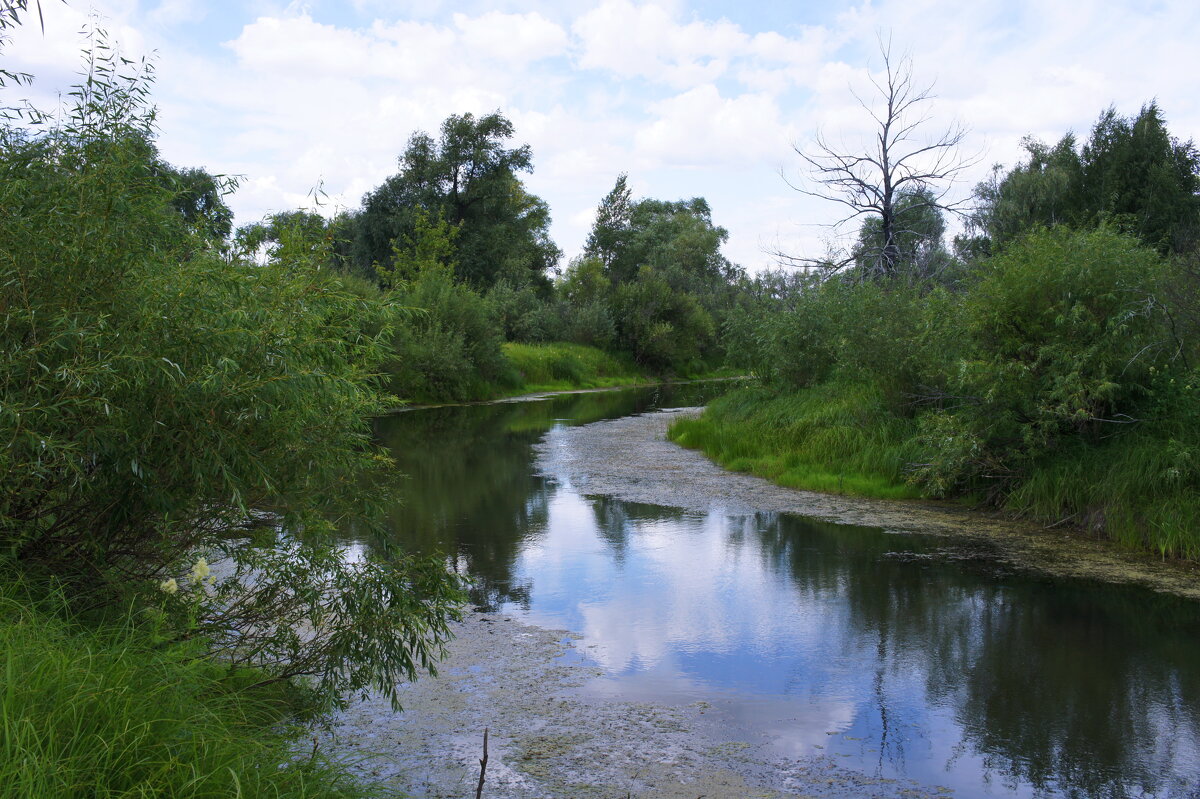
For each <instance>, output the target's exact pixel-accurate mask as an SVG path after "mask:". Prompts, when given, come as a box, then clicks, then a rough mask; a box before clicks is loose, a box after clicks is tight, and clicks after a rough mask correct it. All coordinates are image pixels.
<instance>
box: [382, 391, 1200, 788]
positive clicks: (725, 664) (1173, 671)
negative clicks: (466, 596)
mask: <svg viewBox="0 0 1200 799" xmlns="http://www.w3.org/2000/svg"><path fill="white" fill-rule="evenodd" d="M716 390H719V387H716V386H711V385H710V386H693V387H679V388H676V389H655V390H638V391H627V392H610V393H597V394H580V395H567V396H561V397H557V398H553V399H549V400H544V401H539V402H527V403H506V404H498V405H486V406H472V407H456V408H435V409H425V410H419V411H411V412H407V413H403V414H399V415H397V416H394V417H391V418H389V419H386V420H383V421H381V422H380V426H379V434H380V436H381V438H382V439H383V440H384V441H385V442H386V443H387V445H388V446H389V447H391V448H392V451H393V452H394V453H395V455H396V457H397V459H398V461H399V465H400V468H401V469H402V471H404V472H405V473H406V474H407V475H408V478H407V481H406V486H405V492H404V493H405V497H406V501H405V504H404V505H403V506H400V507H397V508H396V509H395V510H394V512H393V516H392V528H393V534H394V535H395V536H397V537H398V538H399V539H400V540H402V541H403V542H404V543H405V545H406V546H408V547H409V548H410V549H417V550H421V551H427V552H440V553H443V554H444V555H445V556H446V557H447V558H448V560H449V561H450V562H451V563H452V564H453V565H454V567H455V568H457V569H459V570H461V571H462V572H464V573H466V574H469V575H470V576H471V577H472V578H473V580H474V588H473V589H472V600H473V601H474V602H475V603H476V604H477V605H479V606H481V607H485V608H488V609H494V610H503V611H506V612H510V613H515V614H518V615H521V616H523V617H525V618H527V619H528V620H530V621H532V622H534V623H537V624H540V625H543V626H546V627H551V628H566V629H570V630H572V631H575V632H576V633H578V634H580V635H581V636H582V638H581V640H580V642H579V644H578V647H577V651H578V652H581V653H582V657H586V658H587V659H588V660H589V661H590V662H593V663H595V664H598V665H599V667H600V669H601V670H602V673H603V676H602V677H599V678H597V679H596V680H595V681H594V682H593V684H592V685H591V686H590V687H589V690H592V691H596V692H599V693H602V694H611V695H612V696H613V697H614V698H620V699H625V700H628V699H631V698H632V699H638V698H645V699H648V700H654V701H662V702H670V703H674V702H679V703H688V704H691V703H697V702H702V703H705V706H710V707H711V713H712V714H713V717H714V719H716V720H718V723H720V724H722V725H723V726H724V727H726V728H727V729H728V734H729V738H730V740H754V741H756V742H763V741H765V742H766V744H767V745H768V746H769V747H771V748H772V749H774V750H777V752H778V753H780V754H782V755H785V756H789V757H796V758H805V757H809V756H812V755H824V756H828V755H832V756H834V757H836V758H838V760H839V762H842V763H844V764H845V765H847V766H849V767H853V768H857V769H861V770H862V771H864V772H867V773H870V774H875V775H878V776H882V777H903V778H908V779H913V780H917V781H919V782H921V783H924V784H927V785H942V786H946V787H947V788H949V789H952V790H953V791H954V793H955V794H956V795H958V796H967V797H972V796H1006V797H1007V796H1064V797H1143V796H1155V797H1196V796H1200V782H1198V779H1197V775H1200V608H1198V607H1197V605H1196V603H1194V602H1188V601H1185V600H1179V599H1174V598H1168V597H1163V596H1161V595H1157V594H1153V593H1150V592H1148V591H1145V590H1139V589H1135V588H1128V587H1113V586H1105V585H1096V584H1090V583H1084V582H1080V581H1063V580H1049V579H1046V578H1041V577H1038V576H1035V575H1025V574H1013V573H1011V572H1006V571H1004V570H1002V569H1000V568H998V567H995V566H993V565H992V564H990V563H989V562H988V561H987V560H986V558H979V557H974V558H970V559H965V560H964V559H962V558H959V557H948V556H947V554H946V553H947V552H948V548H947V542H946V540H945V539H944V538H941V537H939V538H934V537H932V536H930V537H924V536H911V535H905V536H900V535H889V534H886V533H884V532H883V531H881V530H878V529H873V528H866V527H851V526H845V525H833V524H829V523H823V522H818V521H814V520H811V519H805V518H804V517H802V516H796V515H791V514H779V513H756V514H731V513H727V512H726V511H725V510H724V509H723V508H721V507H712V508H710V509H709V510H708V511H707V512H696V511H684V510H679V509H673V508H669V507H661V506H657V505H642V504H635V503H628V502H622V501H620V500H618V499H614V498H612V497H606V496H587V495H583V494H581V493H580V492H579V491H577V490H576V488H575V487H574V486H572V484H571V483H570V480H569V478H568V477H567V476H566V475H563V474H559V475H549V476H546V477H543V476H538V475H537V474H536V470H535V469H534V466H533V460H534V453H533V445H534V444H536V443H537V442H538V441H539V440H541V439H542V437H543V436H551V437H553V436H556V435H561V431H562V429H563V428H564V427H565V426H567V425H573V424H579V423H586V422H591V421H596V420H598V419H603V418H612V417H616V416H622V415H627V414H630V413H638V412H643V411H648V410H651V409H653V408H656V407H665V406H672V405H691V404H696V403H697V402H702V401H704V399H705V396H704V395H705V393H711V392H713V391H716ZM631 457H636V453H631ZM950 549H951V550H952V549H953V548H950Z"/></svg>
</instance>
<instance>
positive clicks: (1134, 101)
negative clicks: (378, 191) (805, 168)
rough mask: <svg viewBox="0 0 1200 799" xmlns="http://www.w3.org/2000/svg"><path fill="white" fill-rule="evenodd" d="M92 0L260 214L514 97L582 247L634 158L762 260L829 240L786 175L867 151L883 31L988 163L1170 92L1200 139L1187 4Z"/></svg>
mask: <svg viewBox="0 0 1200 799" xmlns="http://www.w3.org/2000/svg"><path fill="white" fill-rule="evenodd" d="M96 3H97V6H98V7H99V10H100V13H101V14H102V15H103V16H104V17H106V18H107V19H106V21H105V22H104V25H105V27H106V28H107V29H108V30H109V32H110V34H112V37H113V38H114V39H116V40H118V41H119V42H120V43H121V44H122V46H123V49H124V52H125V53H126V54H127V55H132V56H135V57H136V56H140V55H142V54H149V53H151V52H152V51H154V50H157V51H158V76H159V77H158V83H157V85H156V86H155V88H154V90H153V92H154V98H155V102H156V103H158V104H159V106H160V111H161V113H160V123H161V126H162V134H161V136H160V138H159V146H160V148H161V149H162V151H163V153H164V155H165V156H166V157H168V158H169V159H170V160H172V161H173V162H175V163H178V164H181V165H192V164H195V165H203V166H206V167H208V168H210V169H212V170H214V171H218V172H224V173H237V174H244V175H246V176H247V178H248V180H247V182H246V184H245V186H246V187H245V188H244V189H243V191H242V192H241V193H240V194H239V195H237V196H235V197H234V198H233V206H234V208H235V210H236V211H237V213H238V214H239V220H240V221H245V219H248V218H255V217H257V216H260V215H261V214H262V213H263V212H265V211H268V210H278V209H281V208H287V207H288V206H289V204H291V203H293V202H295V201H296V200H297V198H300V199H301V200H303V199H304V198H305V197H306V196H307V194H308V192H309V191H310V189H312V187H313V186H314V185H315V184H316V183H317V182H318V181H319V180H323V181H324V185H325V188H326V190H327V191H329V192H330V193H331V194H332V195H334V196H335V198H337V200H338V201H339V202H341V203H343V204H344V205H350V206H353V205H355V204H357V202H358V200H359V198H360V197H361V196H362V193H363V192H364V191H365V190H366V189H367V188H370V187H372V186H374V185H377V184H378V183H379V182H380V181H381V180H383V179H384V178H385V177H386V176H387V175H388V174H390V173H392V172H394V171H395V169H396V157H397V155H398V154H399V153H400V152H401V151H402V150H403V148H404V145H405V142H406V141H407V139H408V137H409V136H410V134H411V133H412V132H413V131H415V130H418V129H420V130H426V131H434V130H436V129H437V127H438V126H439V125H440V123H441V121H442V120H443V119H444V118H445V117H446V116H448V115H449V114H452V113H464V112H473V113H487V112H490V111H493V110H497V109H499V110H501V111H503V112H504V113H505V114H506V115H508V116H509V118H510V119H512V120H513V122H514V124H515V125H516V130H517V139H518V141H519V142H521V143H525V142H528V143H529V144H530V145H531V146H532V147H533V151H534V162H535V166H536V171H535V172H534V174H533V175H531V176H528V178H527V180H528V183H529V186H530V188H531V190H533V191H534V192H536V193H538V194H540V195H541V196H543V197H544V198H545V199H546V200H547V201H548V202H549V204H550V206H551V209H552V212H553V215H554V218H555V225H554V228H553V233H554V235H555V237H556V238H557V239H558V242H559V244H560V246H562V247H563V248H564V249H565V250H566V252H567V254H568V255H571V254H573V253H574V252H577V251H578V248H579V247H580V246H581V244H582V242H583V239H584V237H585V236H586V234H587V225H588V221H589V220H590V218H591V213H592V209H594V207H595V205H596V203H597V202H598V201H599V199H600V197H601V196H603V194H604V193H605V192H606V191H608V189H609V188H611V186H612V181H613V179H614V177H615V175H616V173H617V172H620V171H629V172H630V173H631V176H630V177H631V180H632V181H633V185H634V186H635V187H636V189H637V191H639V192H640V193H642V194H644V195H648V196H654V197H662V198H665V199H676V198H680V197H690V196H694V195H697V194H702V195H705V196H707V197H708V199H709V201H710V203H711V204H712V207H713V209H714V218H715V221H717V223H718V224H723V225H725V226H726V227H728V228H729V229H730V234H731V235H730V245H729V251H730V255H731V257H733V258H734V259H735V260H740V261H743V262H744V263H746V264H747V265H748V266H752V267H754V266H762V265H765V264H767V263H768V262H769V259H768V258H767V256H765V255H763V254H762V250H763V249H764V246H763V244H762V243H763V242H777V243H778V242H782V243H783V248H787V249H791V250H793V251H795V250H804V251H807V252H808V253H809V254H812V252H811V251H812V249H813V248H814V247H815V248H820V247H821V246H822V245H821V243H820V237H821V235H822V234H821V232H820V231H821V229H820V227H819V224H820V223H822V222H824V221H828V220H832V219H835V218H837V216H838V209H837V208H835V207H824V206H822V205H820V204H819V203H814V202H812V201H810V200H806V199H804V198H802V197H800V196H799V195H796V194H794V193H791V192H790V191H789V190H788V189H787V188H786V186H785V185H784V184H783V182H782V180H781V179H780V178H779V176H778V172H779V171H780V170H781V169H782V170H783V171H786V172H789V175H790V177H792V178H793V179H801V178H802V175H800V174H799V173H798V172H797V167H798V162H797V160H796V157H795V155H794V153H792V152H791V151H790V149H789V145H790V144H800V145H803V144H804V142H805V141H806V140H807V139H808V137H809V136H810V135H811V133H813V132H814V131H816V130H817V129H820V130H822V131H823V132H824V133H825V134H826V135H827V136H829V137H830V138H831V139H833V140H845V141H846V142H847V143H848V145H851V146H853V145H855V144H856V143H857V142H859V141H860V140H861V138H860V137H862V136H863V135H865V134H867V133H869V124H870V123H869V120H866V119H864V115H863V113H862V109H861V108H859V107H858V105H857V103H856V102H855V100H854V97H853V95H851V94H850V88H851V87H853V88H855V89H856V90H858V91H859V92H860V93H862V92H864V91H869V83H868V78H869V76H870V75H871V74H877V73H878V70H879V68H880V66H881V64H880V58H879V52H878V47H879V39H880V38H881V36H882V38H884V39H885V40H887V39H889V37H890V41H891V42H892V46H893V48H894V51H895V52H896V53H897V54H904V53H911V54H912V55H913V60H914V68H915V72H916V78H917V82H918V83H922V84H923V83H927V82H933V81H934V80H935V79H936V83H937V85H936V88H935V94H936V95H937V100H936V101H935V103H933V104H931V106H930V110H931V111H932V112H933V114H934V120H933V122H932V125H933V127H944V126H945V125H946V124H948V123H950V122H952V121H954V120H959V121H961V122H963V123H965V124H966V125H967V126H968V127H970V128H971V129H972V133H971V135H970V138H969V140H968V141H967V142H966V147H967V149H968V151H969V152H974V151H976V150H979V149H984V148H986V157H985V159H984V161H983V162H982V163H981V166H980V169H979V173H978V174H977V175H975V176H973V177H982V176H983V174H984V172H985V171H986V169H987V167H988V166H989V165H990V163H991V162H994V161H1000V162H1004V163H1007V164H1010V165H1011V164H1012V163H1013V161H1015V159H1016V158H1018V157H1019V154H1020V153H1019V150H1018V142H1019V141H1020V138H1021V137H1022V136H1023V135H1025V134H1027V133H1030V134H1033V135H1036V136H1040V137H1042V138H1043V139H1047V140H1054V139H1057V138H1058V137H1059V136H1061V135H1062V134H1063V133H1065V132H1066V131H1067V130H1068V129H1073V130H1075V131H1076V132H1077V133H1082V134H1086V133H1087V131H1088V130H1089V129H1090V126H1091V124H1092V123H1093V122H1094V121H1095V119H1096V116H1097V115H1098V114H1099V112H1100V111H1101V109H1103V108H1104V107H1106V106H1108V105H1109V104H1110V103H1111V104H1115V105H1116V106H1117V108H1118V110H1119V111H1121V112H1122V113H1132V112H1136V110H1137V109H1138V107H1139V106H1140V105H1141V104H1142V103H1143V102H1145V101H1147V100H1149V99H1151V98H1157V99H1158V101H1159V104H1160V106H1161V107H1162V108H1163V109H1164V112H1165V113H1166V116H1167V119H1168V124H1169V125H1170V128H1171V130H1172V131H1173V132H1175V133H1176V134H1177V135H1180V136H1182V137H1183V138H1189V137H1192V138H1200V96H1198V95H1197V94H1196V93H1195V91H1194V87H1193V86H1192V78H1191V73H1190V71H1189V70H1187V69H1186V68H1184V67H1185V65H1188V64H1190V63H1191V62H1192V61H1194V60H1195V56H1194V45H1193V43H1192V41H1191V39H1192V37H1191V36H1190V35H1189V33H1190V31H1193V30H1196V29H1197V28H1200V4H1196V3H1194V2H1187V0H1163V2H1159V3H1156V4H1153V5H1151V6H1146V5H1145V4H1141V3H1133V2H1107V1H1104V2H1102V0H1079V1H1078V2H1071V3H1066V2H1049V3H1046V2H1033V0H1018V2H1000V1H999V0H984V1H982V2H977V3H961V2H951V0H870V2H867V0H860V1H859V2H855V3H853V4H851V5H848V6H843V7H842V8H840V9H838V10H830V9H829V8H826V7H820V8H818V7H811V8H804V9H798V10H797V12H796V19H795V21H794V24H790V25H788V26H787V27H786V28H784V27H776V26H770V25H765V24H760V23H759V22H758V20H757V15H758V11H759V10H758V9H756V8H754V7H753V4H741V5H733V4H730V5H729V6H726V7H725V10H724V12H723V13H722V12H716V13H713V12H710V11H705V12H700V11H698V10H696V9H693V8H692V7H690V6H689V5H688V4H687V3H686V2H685V0H671V1H670V2H665V3H664V2H640V3H635V2H631V1H630V0H570V2H566V3H562V2H559V3H550V2H548V0H506V2H504V3H501V4H495V3H493V4H484V3H482V2H477V3H473V4H462V3H459V4H455V5H454V7H453V8H450V7H449V4H439V3H421V4H418V3H412V2H407V0H405V2H399V3H393V2H388V3H384V2H380V0H355V2H353V3H351V4H350V5H334V4H312V6H311V7H310V9H309V10H306V9H305V8H304V7H302V6H298V5H288V4H286V3H283V2H281V1H280V2H272V1H271V0H262V1H261V2H254V3H250V4H243V5H235V6H234V7H233V10H232V11H228V12H227V13H228V14H242V15H244V18H242V19H235V20H230V19H229V18H223V19H222V20H221V24H220V25H216V24H214V21H213V18H214V15H213V13H212V10H211V8H209V7H208V6H207V5H206V4H203V3H199V2H196V0H156V1H155V2H154V3H150V4H146V3H139V2H136V1H135V0H96ZM206 11H207V12H208V13H207V15H206V14H205V12H206ZM734 20H736V21H734ZM930 20H936V24H930V23H929V21H930ZM231 22H232V24H233V27H232V28H231ZM87 23H88V18H87V15H85V14H84V13H82V12H81V11H79V9H78V8H77V7H76V6H74V5H73V4H72V5H61V4H51V5H50V6H47V7H46V25H47V29H46V33H45V35H44V36H43V35H42V34H41V32H40V31H39V30H38V26H37V25H36V24H35V25H26V26H24V27H23V28H22V29H19V30H17V31H16V32H15V34H14V37H13V41H12V42H11V44H10V45H9V46H8V47H7V48H6V49H5V51H4V58H5V62H6V68H8V69H18V70H22V69H23V70H25V71H29V72H32V73H34V74H35V75H37V76H38V78H39V82H38V84H37V86H35V88H34V90H32V96H33V97H34V98H35V99H38V100H39V101H40V102H41V103H42V104H43V105H49V106H50V107H51V108H52V107H53V106H54V104H55V103H56V102H57V99H56V94H55V92H56V91H63V90H65V89H66V87H68V86H69V85H70V84H71V83H72V82H73V81H75V80H76V79H77V72H78V70H79V69H80V63H81V62H80V59H79V50H80V48H81V47H82V46H83V44H84V42H83V40H82V39H81V38H80V36H79V34H78V31H79V30H80V29H81V28H83V27H84V26H86V25H87ZM215 30H220V31H224V32H225V33H223V34H222V40H220V41H218V40H215V39H212V38H211V37H212V36H214V35H215V34H213V33H212V31H215ZM230 30H233V31H234V32H233V33H232V34H230V33H229V31H230ZM205 37H209V38H205ZM26 93H29V92H26ZM11 94H12V93H11V92H10V96H11ZM971 177H972V176H968V178H969V179H968V180H967V181H966V183H965V185H964V186H963V187H962V191H964V192H965V191H967V190H968V189H969V185H970V183H971V180H970V178H971ZM722 214H724V216H723V215H722ZM765 248H766V249H770V248H771V247H769V246H768V247H765ZM817 254H819V253H817Z"/></svg>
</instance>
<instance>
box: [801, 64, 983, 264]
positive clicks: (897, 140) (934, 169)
mask: <svg viewBox="0 0 1200 799" xmlns="http://www.w3.org/2000/svg"><path fill="white" fill-rule="evenodd" d="M880 51H881V54H882V56H883V67H884V70H883V73H884V74H883V78H882V82H881V81H880V80H878V79H876V78H874V77H872V78H871V85H872V86H873V87H874V88H875V90H876V92H877V93H878V102H877V103H874V104H872V103H868V102H866V101H865V100H863V99H862V98H860V97H858V95H855V99H857V100H858V102H859V105H861V106H862V107H863V109H865V110H866V112H867V113H868V114H869V115H870V116H871V119H872V120H873V121H874V123H875V125H876V131H875V133H874V135H873V137H872V141H871V142H870V144H865V145H864V146H863V147H862V148H861V149H859V150H850V148H846V147H838V146H835V145H834V144H833V143H831V142H830V141H829V140H828V139H826V138H825V137H824V135H822V134H821V133H819V132H818V134H817V135H816V138H815V140H814V142H813V144H812V146H811V147H810V148H807V149H805V148H801V147H796V148H795V150H796V153H797V154H798V155H799V156H800V158H801V159H802V160H803V161H804V163H805V164H806V165H807V167H808V168H809V170H810V171H811V174H812V182H813V183H814V184H815V186H814V187H812V188H807V187H805V186H803V185H796V184H791V183H790V182H789V185H791V186H792V188H794V189H795V190H796V191H799V192H800V193H801V194H807V195H809V196H811V197H819V198H821V199H824V200H830V201H833V202H836V203H840V204H841V205H843V206H845V207H846V208H847V209H849V213H848V214H847V215H846V216H844V217H842V218H841V219H840V220H839V221H838V222H836V223H834V227H835V228H837V227H840V226H841V225H843V224H845V223H847V222H849V221H851V220H855V219H859V218H863V217H866V218H874V219H875V221H876V224H877V226H878V228H877V229H878V236H877V237H875V241H876V244H875V246H874V247H873V250H874V251H873V252H870V253H865V252H861V251H860V252H857V253H855V254H851V255H849V256H848V257H846V258H844V259H841V260H840V261H836V262H834V263H832V264H830V263H829V261H828V260H827V259H809V258H798V257H795V256H787V255H784V254H782V253H780V255H781V256H782V258H783V260H784V261H786V262H789V263H793V264H797V265H805V266H826V267H828V266H832V267H833V268H841V267H844V266H846V265H847V264H850V263H852V262H854V261H855V260H856V259H858V260H859V261H863V260H864V259H865V262H866V263H867V264H868V270H867V274H869V275H871V276H875V277H892V276H894V275H896V273H897V272H898V270H899V269H900V268H901V266H902V244H901V242H902V241H903V239H904V237H905V236H912V235H916V234H918V233H919V225H918V222H919V220H921V219H922V218H924V217H927V216H928V213H929V212H930V211H938V212H942V211H956V210H957V209H958V208H959V207H960V206H961V202H950V201H948V200H947V199H946V197H947V193H948V192H949V189H950V186H951V185H952V184H953V182H954V179H955V178H957V177H958V176H959V175H960V174H961V173H962V172H963V171H964V170H966V169H968V168H969V167H971V166H973V165H974V163H975V161H974V159H968V158H962V157H960V155H959V153H958V147H959V145H960V144H961V143H962V140H963V138H964V136H965V135H966V131H965V129H963V128H961V127H958V126H952V127H950V128H948V129H946V130H945V131H944V132H943V133H941V135H939V136H936V137H929V138H926V137H922V136H920V135H919V134H920V132H921V129H922V128H923V127H924V126H925V123H927V122H928V121H929V116H928V114H927V113H926V112H925V110H924V109H925V105H926V104H927V103H929V102H930V101H931V100H932V99H933V95H932V94H931V91H932V87H927V88H924V89H920V88H918V87H917V86H916V85H915V84H914V83H913V76H912V61H911V60H910V59H909V58H907V57H905V58H901V59H900V60H899V61H898V62H896V63H893V57H892V53H891V47H890V45H881V47H880Z"/></svg>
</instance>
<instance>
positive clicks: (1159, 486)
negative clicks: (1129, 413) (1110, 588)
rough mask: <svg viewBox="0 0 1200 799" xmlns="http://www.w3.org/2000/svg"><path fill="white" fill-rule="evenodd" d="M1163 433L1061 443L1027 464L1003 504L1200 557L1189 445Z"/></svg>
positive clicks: (1198, 502)
mask: <svg viewBox="0 0 1200 799" xmlns="http://www.w3.org/2000/svg"><path fill="white" fill-rule="evenodd" d="M1161 433H1162V431H1161V430H1157V431H1156V430H1154V429H1149V430H1143V431H1133V432H1130V433H1127V434H1126V435H1123V436H1120V437H1117V438H1114V439H1113V440H1111V441H1110V442H1106V443H1104V444H1102V445H1087V444H1083V443H1076V444H1075V445H1074V446H1071V447H1068V448H1065V449H1064V450H1063V451H1061V452H1058V453H1055V454H1054V455H1053V456H1051V457H1048V458H1046V459H1044V460H1042V461H1041V462H1040V463H1038V464H1037V465H1036V466H1035V467H1034V468H1033V469H1031V470H1030V473H1029V475H1028V476H1026V477H1024V478H1023V479H1022V480H1021V481H1019V482H1018V483H1017V484H1016V486H1015V487H1014V488H1013V490H1012V491H1011V492H1010V493H1009V494H1008V496H1007V497H1006V498H1005V503H1004V504H1005V507H1006V508H1007V509H1008V510H1010V511H1013V512H1016V513H1019V514H1024V515H1028V516H1030V517H1032V518H1034V519H1038V520H1042V521H1046V522H1054V521H1064V522H1067V523H1071V524H1074V525H1077V526H1080V527H1084V528H1086V529H1088V530H1089V531H1090V532H1092V533H1094V534H1097V535H1102V536H1106V537H1108V538H1111V539H1114V540H1115V541H1117V542H1119V543H1121V544H1123V545H1126V546H1129V547H1131V548H1137V549H1148V550H1150V551H1152V552H1156V553H1158V554H1160V555H1163V556H1174V557H1184V558H1191V559H1200V491H1197V489H1196V485H1195V475H1194V474H1189V472H1191V471H1192V470H1193V469H1194V468H1195V467H1192V466H1191V464H1190V463H1189V462H1188V461H1189V460H1190V458H1189V454H1190V451H1192V450H1193V449H1194V445H1190V444H1189V445H1185V444H1182V443H1181V442H1180V440H1179V439H1176V438H1170V437H1164V436H1162V435H1161ZM1191 437H1193V438H1194V434H1193V436H1191Z"/></svg>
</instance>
